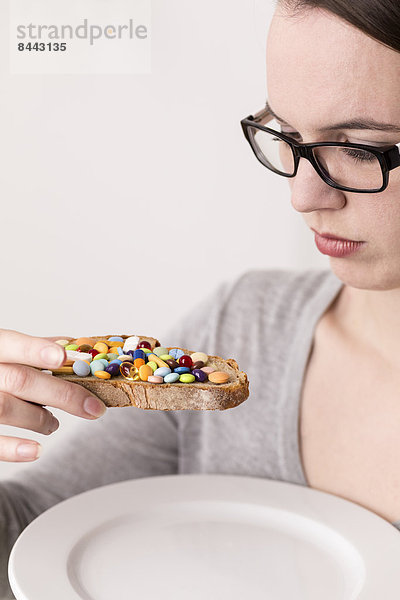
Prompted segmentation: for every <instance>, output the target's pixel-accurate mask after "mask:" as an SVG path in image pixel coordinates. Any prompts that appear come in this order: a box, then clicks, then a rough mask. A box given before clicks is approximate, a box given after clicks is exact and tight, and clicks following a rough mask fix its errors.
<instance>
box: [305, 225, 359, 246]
mask: <svg viewBox="0 0 400 600" xmlns="http://www.w3.org/2000/svg"><path fill="white" fill-rule="evenodd" d="M311 229H312V231H313V232H314V233H316V234H317V235H319V236H320V237H323V238H326V239H328V240H340V241H342V242H355V243H359V242H362V240H351V239H349V238H343V237H341V236H340V235H334V234H333V233H319V232H318V231H317V230H316V229H313V228H312V227H311Z"/></svg>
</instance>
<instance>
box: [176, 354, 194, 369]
mask: <svg viewBox="0 0 400 600" xmlns="http://www.w3.org/2000/svg"><path fill="white" fill-rule="evenodd" d="M192 365H193V361H192V359H191V358H190V356H188V355H187V354H183V355H182V356H181V357H180V359H179V366H180V367H189V368H190V367H191V366H192Z"/></svg>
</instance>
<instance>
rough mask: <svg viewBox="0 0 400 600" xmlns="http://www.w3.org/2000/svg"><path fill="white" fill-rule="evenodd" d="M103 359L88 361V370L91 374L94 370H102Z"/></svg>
mask: <svg viewBox="0 0 400 600" xmlns="http://www.w3.org/2000/svg"><path fill="white" fill-rule="evenodd" d="M103 361H104V358H103V359H102V360H92V362H91V363H90V370H91V372H92V375H94V374H95V373H96V371H104V369H105V367H104V363H103ZM106 362H107V361H106ZM107 365H108V363H107Z"/></svg>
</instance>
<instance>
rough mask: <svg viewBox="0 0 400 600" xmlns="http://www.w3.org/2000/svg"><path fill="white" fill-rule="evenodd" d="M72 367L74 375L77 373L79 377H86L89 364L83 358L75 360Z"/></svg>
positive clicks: (88, 371)
mask: <svg viewBox="0 0 400 600" xmlns="http://www.w3.org/2000/svg"><path fill="white" fill-rule="evenodd" d="M72 369H73V371H74V373H75V375H79V377H87V376H88V375H89V373H90V365H88V363H87V362H85V361H84V360H76V361H75V362H74V364H73V365H72Z"/></svg>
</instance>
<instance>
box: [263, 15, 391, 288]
mask: <svg viewBox="0 0 400 600" xmlns="http://www.w3.org/2000/svg"><path fill="white" fill-rule="evenodd" d="M267 87H268V101H269V104H270V106H271V108H272V110H273V111H274V112H275V113H277V114H278V115H279V116H280V117H281V119H282V120H284V121H285V122H286V123H287V124H282V125H281V129H282V131H284V132H287V133H288V134H289V135H293V134H294V133H295V134H297V135H296V139H297V140H298V141H300V142H304V143H307V142H318V141H321V142H329V141H332V142H334V141H341V142H354V143H361V144H372V145H375V146H384V145H387V144H396V143H399V142H400V53H398V52H395V51H394V50H391V49H389V48H387V47H385V46H383V45H382V44H380V43H379V42H377V41H375V40H373V39H371V38H369V37H368V36H366V35H365V34H364V33H362V32H361V31H359V30H358V29H356V28H354V27H352V26H351V25H349V24H347V23H346V22H344V21H342V20H341V19H339V18H338V17H336V16H334V15H332V14H331V13H329V12H326V11H321V10H319V9H311V10H306V11H303V12H302V13H301V14H299V15H297V16H293V15H292V14H289V13H287V12H286V11H285V10H283V9H282V8H280V7H278V9H277V10H276V12H275V15H274V17H273V19H272V23H271V27H270V30H269V36H268V43H267ZM356 119H357V120H363V119H364V120H365V119H372V120H374V121H379V122H381V123H389V124H393V126H397V127H398V128H399V131H398V132H396V131H394V130H390V131H380V130H370V129H358V130H355V129H348V130H344V129H341V130H333V131H329V132H326V131H325V132H324V131H323V128H324V127H328V126H330V125H332V124H334V123H340V122H345V121H350V120H356ZM288 182H289V184H290V188H291V194H292V197H291V201H292V205H293V207H294V208H295V209H296V210H298V211H299V212H301V213H302V214H303V217H304V220H305V222H306V224H307V225H308V226H309V227H310V228H313V229H315V230H316V231H317V232H320V233H331V234H334V235H337V236H339V237H342V238H346V239H350V240H358V241H365V242H366V243H365V244H363V246H361V248H360V249H359V250H357V251H356V252H355V253H353V254H350V255H348V256H346V257H344V258H335V257H330V263H331V268H332V270H333V271H334V272H335V273H336V275H337V276H338V277H339V278H340V279H341V280H342V281H344V283H346V284H348V285H350V286H353V287H358V288H363V289H376V290H378V289H380V290H388V289H393V288H400V167H398V168H397V169H394V170H392V171H390V175H389V185H388V187H387V188H386V190H384V191H383V192H380V193H374V194H357V193H354V192H351V193H350V192H343V191H340V190H336V189H334V188H332V187H330V186H328V185H327V184H326V183H325V182H324V181H323V180H322V179H321V178H320V177H319V175H318V174H317V173H316V172H315V170H314V169H313V167H312V165H311V164H310V163H309V162H308V161H307V160H304V159H300V164H299V169H298V173H297V175H296V177H294V178H293V179H288ZM311 233H312V232H311ZM313 235H314V234H313Z"/></svg>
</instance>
